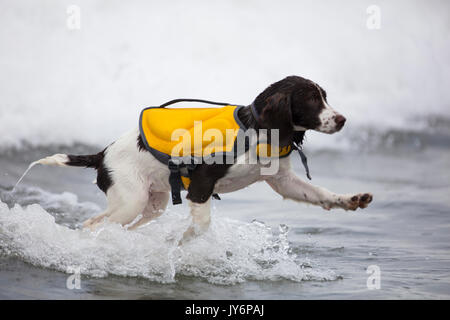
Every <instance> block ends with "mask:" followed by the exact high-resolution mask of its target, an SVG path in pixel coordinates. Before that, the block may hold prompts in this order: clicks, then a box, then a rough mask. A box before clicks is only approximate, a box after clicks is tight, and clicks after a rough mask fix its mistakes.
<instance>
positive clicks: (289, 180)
mask: <svg viewBox="0 0 450 320" xmlns="http://www.w3.org/2000/svg"><path fill="white" fill-rule="evenodd" d="M266 182H267V183H268V184H269V185H270V186H271V187H272V188H273V189H274V190H275V191H276V192H277V193H279V194H280V195H282V196H283V197H284V198H287V199H292V200H295V201H303V202H308V203H312V204H315V205H318V206H321V207H322V208H324V209H326V210H330V209H331V208H342V209H345V210H356V209H357V208H366V207H367V206H368V204H369V203H370V202H371V201H372V198H373V197H372V195H371V194H370V193H359V194H336V193H334V192H331V191H328V190H326V189H324V188H321V187H317V186H314V185H311V184H309V183H307V182H305V181H303V180H302V179H300V178H299V177H297V176H296V175H295V173H294V172H292V171H291V170H280V171H279V173H278V174H277V175H274V176H271V177H269V178H267V179H266Z"/></svg>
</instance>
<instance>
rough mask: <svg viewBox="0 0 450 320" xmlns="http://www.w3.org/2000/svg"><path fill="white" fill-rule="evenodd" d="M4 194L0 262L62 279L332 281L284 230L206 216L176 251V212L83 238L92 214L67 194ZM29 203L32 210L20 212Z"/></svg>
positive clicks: (181, 223) (182, 225) (182, 223)
mask: <svg viewBox="0 0 450 320" xmlns="http://www.w3.org/2000/svg"><path fill="white" fill-rule="evenodd" d="M5 193H7V191H6V190H3V191H2V193H1V194H0V195H2V201H0V254H2V255H7V256H14V257H18V258H20V259H22V260H23V261H26V262H28V263H31V264H33V265H35V266H39V267H45V268H51V269H54V270H58V271H62V272H70V270H71V268H72V270H73V268H80V270H81V274H83V275H89V276H92V277H106V276H108V275H118V276H127V277H142V278H146V279H149V280H151V281H157V282H161V283H171V282H175V281H176V280H177V277H178V276H187V277H198V278H201V279H204V280H206V281H208V282H210V283H214V284H222V285H231V284H235V283H241V282H245V281H249V280H271V281H278V280H291V281H297V282H299V281H305V280H313V281H328V280H336V279H339V277H338V276H337V275H336V274H335V272H334V271H332V270H329V269H326V268H322V267H320V266H318V265H316V264H315V263H314V262H313V261H311V260H309V259H307V258H305V257H301V256H299V255H297V254H295V253H294V252H293V250H292V249H293V248H292V245H291V244H290V243H289V240H288V233H289V228H288V227H287V226H285V225H281V226H280V227H279V230H278V231H274V230H272V229H271V228H270V227H268V226H267V225H265V224H264V223H262V222H258V221H254V222H251V223H245V222H242V221H237V220H232V219H227V218H222V217H219V216H218V215H215V214H214V212H213V216H212V222H211V227H210V229H209V230H208V231H207V232H206V233H205V234H203V235H201V236H200V237H198V238H196V239H194V240H192V241H189V242H187V243H186V244H184V245H183V246H181V247H178V246H177V243H178V240H179V239H180V238H181V237H182V234H183V232H184V230H185V229H186V228H187V226H188V225H189V223H190V218H189V216H188V214H186V213H183V212H180V211H177V210H168V211H167V212H166V213H165V214H164V215H162V216H161V217H160V218H158V219H157V220H154V221H152V222H150V223H148V224H146V225H144V226H142V227H141V228H139V229H137V230H136V231H127V230H126V228H124V227H122V226H120V225H117V224H107V223H104V224H103V225H102V226H101V227H100V228H99V229H98V230H96V231H95V232H91V231H88V230H82V229H78V228H76V227H77V223H78V221H79V217H80V216H83V215H86V214H88V213H89V214H93V213H94V212H96V211H97V212H98V210H99V208H98V207H96V206H95V205H93V204H90V203H83V202H82V203H80V202H78V201H77V200H76V196H75V195H73V194H70V193H67V192H66V193H63V194H51V193H48V192H45V191H42V190H39V189H37V188H21V190H19V192H17V193H15V194H13V195H10V197H9V198H8V199H6V198H7V197H6V195H5ZM14 199H15V200H14ZM32 199H33V200H32ZM33 201H36V202H37V203H35V204H29V205H26V203H28V202H33ZM18 203H21V204H22V205H20V204H18ZM213 211H214V210H213ZM73 216H77V218H74V217H73ZM58 220H59V222H58ZM294 251H295V250H294Z"/></svg>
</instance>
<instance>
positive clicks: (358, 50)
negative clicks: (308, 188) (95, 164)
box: [0, 0, 450, 299]
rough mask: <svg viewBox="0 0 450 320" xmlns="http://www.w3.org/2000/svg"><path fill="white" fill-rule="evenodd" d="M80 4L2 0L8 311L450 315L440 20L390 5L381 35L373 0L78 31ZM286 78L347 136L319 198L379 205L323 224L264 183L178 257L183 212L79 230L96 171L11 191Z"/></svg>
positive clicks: (72, 171) (0, 124) (133, 15)
mask: <svg viewBox="0 0 450 320" xmlns="http://www.w3.org/2000/svg"><path fill="white" fill-rule="evenodd" d="M70 4H72V3H71V2H70V1H58V3H55V2H54V1H42V0H40V1H35V2H33V4H30V3H29V1H2V2H1V8H2V10H0V24H1V26H2V28H0V49H1V50H0V96H1V97H2V101H1V102H0V201H1V202H0V298H7V299H15V298H27V299H45V298H55V299H65V298H70V299H92V298H100V299H103V298H113V299H116V298H120V299H131V298H137V299H141V298H142V299H175V298H178V299H211V298H213V299H383V298H384V299H386V298H387V299H399V298H406V299H425V298H428V299H443V298H449V297H450V263H449V262H450V261H449V260H450V245H449V243H450V241H449V240H450V232H449V231H450V216H449V215H450V200H449V199H450V198H449V195H450V170H449V169H450V148H449V147H450V129H449V128H450V107H449V105H450V95H449V94H448V90H447V88H448V87H449V84H450V78H449V74H450V72H449V71H450V70H449V69H450V63H449V61H448V58H447V57H448V56H449V53H450V52H449V51H450V50H449V43H450V42H449V41H448V40H449V34H450V33H448V30H449V27H450V25H449V20H448V14H447V12H448V9H449V8H448V7H449V5H448V4H447V3H446V2H442V1H432V2H431V3H430V2H425V1H396V2H395V3H394V2H392V1H379V3H378V4H377V5H378V6H379V8H380V9H381V29H380V30H369V29H367V27H366V20H367V13H366V9H367V7H368V6H369V5H371V4H372V3H369V2H367V3H366V2H364V1H348V2H346V3H345V5H343V4H342V3H336V2H333V1H323V2H320V3H316V2H314V3H312V2H302V1H286V2H284V3H283V5H275V3H274V2H269V1H246V2H241V1H239V2H238V1H227V2H222V1H220V2H219V1H208V2H203V1H199V2H195V3H189V5H188V4H187V3H185V2H182V1H178V2H171V4H170V5H169V4H163V3H161V4H154V3H152V2H147V1H132V2H127V4H124V3H122V2H119V1H79V8H80V10H81V29H80V30H70V29H68V28H67V25H66V20H67V12H66V9H67V6H68V5H70ZM290 74H297V75H301V76H304V77H307V78H310V79H312V80H314V81H316V82H318V83H319V84H321V85H322V86H323V87H324V88H325V89H326V90H327V92H328V100H329V102H330V104H331V105H332V106H333V107H335V108H336V109H337V110H339V111H340V112H342V113H343V114H344V115H345V116H346V117H347V123H346V126H345V127H344V129H343V130H342V131H341V132H339V133H337V134H335V135H325V134H320V133H315V132H308V133H307V140H306V142H305V152H306V153H307V155H308V156H309V165H310V169H311V174H312V177H313V180H312V183H313V184H316V185H320V186H323V187H325V188H328V189H330V190H332V191H335V192H339V193H349V192H372V193H373V194H374V201H373V202H372V203H371V205H370V206H369V208H367V209H364V210H358V211H356V212H345V211H343V210H332V211H330V212H328V211H324V210H322V209H320V208H316V207H314V206H308V205H306V204H299V203H295V202H290V201H283V200H282V199H281V197H280V196H278V195H277V194H275V193H274V192H273V191H272V190H271V189H270V188H269V187H268V186H267V185H265V184H264V183H259V184H255V185H252V186H250V187H248V188H246V189H244V190H241V191H238V192H235V193H231V194H224V195H221V197H222V200H221V201H214V202H213V210H212V224H211V228H210V229H209V230H208V232H206V233H205V234H204V235H202V236H201V237H199V238H197V239H195V240H193V241H191V242H189V243H187V244H186V245H184V246H182V247H177V246H176V243H177V239H179V238H180V237H181V235H182V233H183V232H184V230H185V228H186V226H187V225H188V224H189V222H190V220H189V219H190V218H189V213H188V209H187V206H186V205H183V206H171V205H169V208H168V210H167V212H166V213H165V214H164V215H162V216H161V217H160V218H158V219H156V220H155V221H153V222H151V223H149V224H148V225H145V226H143V227H142V228H140V229H138V230H136V231H133V232H130V231H127V230H126V229H124V228H122V227H120V226H117V225H108V224H106V225H104V226H103V227H102V228H101V229H99V230H98V231H96V232H89V231H85V230H82V229H81V228H80V225H81V223H82V222H83V221H84V220H85V219H87V218H88V217H90V216H92V215H95V214H98V213H99V212H101V211H102V208H104V207H105V199H104V195H103V193H102V192H101V191H100V190H98V188H97V187H96V186H95V185H93V184H92V180H93V179H94V178H95V171H93V170H90V169H80V168H50V167H39V166H38V167H35V168H33V169H32V170H31V171H30V172H29V174H28V175H27V176H26V177H25V179H24V180H23V181H22V182H21V184H20V185H19V186H18V187H17V188H16V189H15V190H14V192H12V187H13V186H14V184H15V183H16V182H17V180H18V179H19V177H20V176H21V174H22V173H23V172H24V171H25V169H26V168H27V166H28V165H29V164H30V163H31V162H32V161H34V160H37V159H39V158H41V157H43V156H47V155H49V154H53V153H65V152H70V153H73V154H77V153H78V154H84V153H92V152H98V151H99V150H101V149H103V148H104V146H105V145H107V144H108V143H110V142H112V141H114V140H115V139H116V138H117V137H119V136H120V135H121V134H122V133H123V132H125V131H127V130H129V129H130V128H132V127H133V126H136V125H137V121H138V116H139V111H140V110H141V109H142V108H143V107H145V106H149V105H156V104H160V103H162V102H165V101H167V100H170V99H173V98H178V97H196V98H205V99H212V100H218V101H229V102H231V103H238V104H246V103H249V102H251V101H252V99H253V98H254V97H255V96H256V95H257V94H258V93H259V92H260V91H261V90H262V89H264V88H265V87H266V86H267V85H269V84H270V83H272V82H274V81H276V80H279V79H281V78H283V77H284V76H287V75H290ZM292 163H293V167H294V169H295V171H296V172H297V174H298V175H299V176H301V177H304V176H305V175H304V171H303V167H302V165H301V163H300V161H299V159H298V156H297V155H293V156H292ZM370 266H377V267H378V268H379V270H380V272H381V273H380V280H381V282H380V289H375V290H369V289H368V286H367V281H368V277H369V276H370V274H368V273H367V269H368V268H369V267H370ZM74 268H75V269H77V270H80V273H81V279H80V285H81V288H80V289H73V290H71V289H68V288H67V280H68V277H69V276H70V275H71V270H73V269H74Z"/></svg>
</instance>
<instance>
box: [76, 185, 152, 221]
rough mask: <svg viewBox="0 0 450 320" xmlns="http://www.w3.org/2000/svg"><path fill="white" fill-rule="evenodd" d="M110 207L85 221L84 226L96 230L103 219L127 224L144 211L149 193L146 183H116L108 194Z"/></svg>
mask: <svg viewBox="0 0 450 320" xmlns="http://www.w3.org/2000/svg"><path fill="white" fill-rule="evenodd" d="M106 197H107V201H108V207H107V209H106V211H105V212H103V213H102V214H100V215H98V216H96V217H93V218H91V219H89V220H87V221H85V222H84V224H83V227H85V228H90V229H91V230H94V229H95V228H96V227H97V226H98V224H100V223H101V222H102V221H103V219H105V218H106V219H107V220H108V221H109V222H115V223H120V224H121V225H123V226H124V225H126V224H129V223H131V222H132V221H133V220H134V219H135V218H136V217H137V216H138V215H139V214H141V213H143V212H144V209H145V207H146V205H147V202H148V198H149V193H148V188H145V186H144V185H141V184H139V185H136V183H135V185H131V186H130V185H127V184H124V183H122V184H118V183H114V184H113V185H112V186H111V187H110V188H109V189H108V192H107V194H106Z"/></svg>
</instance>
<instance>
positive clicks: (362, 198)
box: [344, 193, 373, 210]
mask: <svg viewBox="0 0 450 320" xmlns="http://www.w3.org/2000/svg"><path fill="white" fill-rule="evenodd" d="M372 200H373V196H372V194H371V193H358V194H355V195H353V196H350V199H348V201H347V202H346V206H344V209H346V210H356V209H358V208H361V209H364V208H367V206H368V205H369V203H371V202H372Z"/></svg>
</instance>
